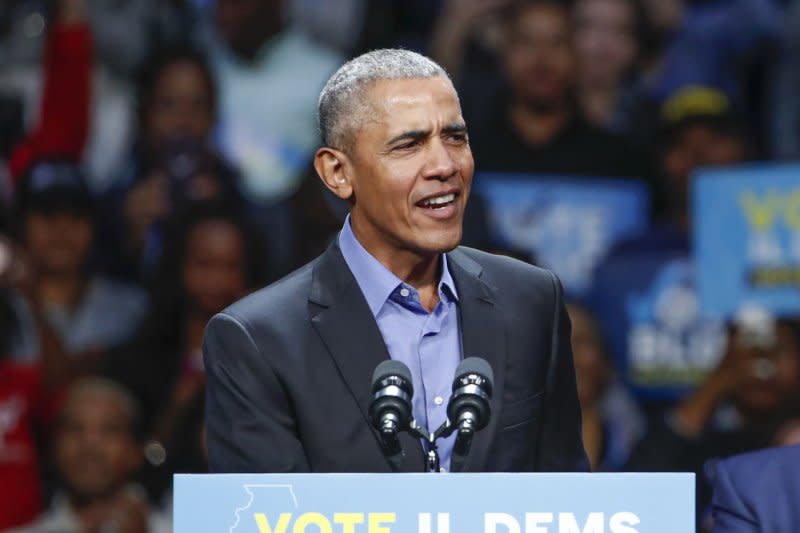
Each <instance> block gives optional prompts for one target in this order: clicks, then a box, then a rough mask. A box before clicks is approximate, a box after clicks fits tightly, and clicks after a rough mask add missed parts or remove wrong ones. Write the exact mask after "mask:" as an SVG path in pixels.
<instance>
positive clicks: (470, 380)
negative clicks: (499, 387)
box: [447, 357, 494, 472]
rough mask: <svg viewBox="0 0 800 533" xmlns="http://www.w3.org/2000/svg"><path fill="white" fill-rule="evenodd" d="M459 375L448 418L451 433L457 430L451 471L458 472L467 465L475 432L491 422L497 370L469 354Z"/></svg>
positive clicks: (450, 402) (454, 385) (451, 459)
mask: <svg viewBox="0 0 800 533" xmlns="http://www.w3.org/2000/svg"><path fill="white" fill-rule="evenodd" d="M455 375H456V377H455V380H453V394H452V396H450V401H449V402H448V404H447V418H448V420H449V422H450V423H451V427H450V429H449V431H448V434H449V433H452V432H453V431H456V440H455V443H453V452H452V455H451V458H450V463H451V464H450V470H451V471H453V472H458V471H460V470H461V468H462V467H463V465H464V460H465V459H466V457H467V454H468V453H469V450H470V447H471V446H472V438H473V437H474V436H475V432H476V431H480V430H481V429H483V428H485V427H486V425H487V424H488V423H489V417H490V415H491V407H490V406H489V401H490V400H491V398H492V389H493V387H494V373H493V372H492V367H491V366H489V363H488V362H486V360H485V359H481V358H480V357H467V358H466V359H464V360H463V361H461V363H459V365H458V367H457V368H456V374H455Z"/></svg>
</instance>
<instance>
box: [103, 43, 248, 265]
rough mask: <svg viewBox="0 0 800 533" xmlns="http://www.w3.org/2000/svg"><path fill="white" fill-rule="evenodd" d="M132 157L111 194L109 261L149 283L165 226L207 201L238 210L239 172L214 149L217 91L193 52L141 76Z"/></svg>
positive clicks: (157, 61)
mask: <svg viewBox="0 0 800 533" xmlns="http://www.w3.org/2000/svg"><path fill="white" fill-rule="evenodd" d="M138 100H139V133H138V136H137V138H138V140H137V143H136V146H135V147H134V150H133V156H132V158H131V161H130V163H129V165H128V168H127V169H126V172H125V174H126V175H125V176H124V177H122V178H121V179H120V180H119V181H118V183H117V185H116V186H115V188H114V189H113V190H111V191H110V192H109V193H107V194H106V198H105V200H106V201H105V209H104V211H103V213H102V214H103V216H104V218H105V219H106V220H107V221H114V223H112V224H111V225H110V226H107V227H106V228H104V230H105V231H104V234H103V238H102V241H103V243H104V248H105V249H104V256H105V257H104V259H105V260H106V261H107V262H110V263H111V264H110V265H109V266H108V268H109V269H110V270H111V271H112V272H114V273H115V274H117V275H120V276H123V277H128V278H132V279H136V280H142V279H147V278H148V277H149V275H150V274H152V269H153V267H154V265H155V263H156V262H157V261H158V257H159V255H160V253H161V247H162V244H163V243H162V241H163V222H164V220H165V219H166V218H167V217H168V216H169V215H170V214H171V213H176V212H180V211H181V210H182V209H184V208H185V207H186V206H187V205H189V204H191V203H194V202H198V201H205V200H209V199H219V200H221V201H227V202H230V203H233V204H235V203H238V202H239V201H240V195H239V191H238V187H237V179H238V177H237V176H236V174H235V172H234V171H233V170H232V169H231V168H230V167H229V166H228V165H227V164H226V163H225V162H224V161H223V160H222V159H221V158H220V157H219V156H217V155H216V154H215V153H214V152H213V151H212V150H211V148H210V146H209V145H210V140H211V139H210V137H211V132H212V129H213V127H214V123H215V120H216V109H217V89H216V84H215V81H214V76H213V74H212V73H211V70H210V68H209V67H208V65H207V63H206V61H205V59H204V58H203V56H202V55H200V54H199V53H197V52H195V51H193V50H191V49H175V50H168V51H161V52H160V53H158V54H157V55H156V56H154V57H153V60H152V62H151V63H149V64H148V65H147V68H146V69H145V70H144V71H143V74H142V78H141V80H140V90H139V98H138Z"/></svg>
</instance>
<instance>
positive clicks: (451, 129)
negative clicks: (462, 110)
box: [442, 122, 467, 133]
mask: <svg viewBox="0 0 800 533" xmlns="http://www.w3.org/2000/svg"><path fill="white" fill-rule="evenodd" d="M442 133H467V125H466V124H464V123H463V122H453V123H451V124H448V125H447V126H445V127H444V128H442Z"/></svg>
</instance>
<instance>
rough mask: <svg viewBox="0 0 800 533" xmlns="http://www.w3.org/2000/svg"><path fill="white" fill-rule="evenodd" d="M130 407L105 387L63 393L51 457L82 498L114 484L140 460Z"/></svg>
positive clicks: (97, 495)
mask: <svg viewBox="0 0 800 533" xmlns="http://www.w3.org/2000/svg"><path fill="white" fill-rule="evenodd" d="M132 423H133V421H132V420H131V413H130V412H129V411H128V410H127V409H126V407H125V405H124V403H123V402H122V401H121V400H120V399H119V398H118V397H117V396H116V395H115V394H112V393H110V392H108V391H103V390H91V389H83V390H79V391H77V392H73V393H72V394H70V396H69V397H68V399H67V403H66V405H65V407H64V411H63V413H62V419H61V424H60V426H59V430H58V433H57V436H56V448H55V450H56V463H57V465H58V468H59V471H60V472H61V476H62V477H63V479H64V482H65V483H66V485H67V487H68V488H69V490H70V491H71V492H72V494H73V495H74V496H75V497H77V498H79V499H81V500H84V501H92V500H94V499H97V498H103V497H107V496H109V495H112V494H113V493H114V492H116V491H117V490H119V489H120V488H121V487H122V486H124V485H125V484H126V483H127V482H128V481H129V478H130V476H131V475H132V474H133V473H134V472H135V471H136V469H137V468H138V467H139V465H140V464H141V454H140V452H139V447H138V446H137V443H136V440H135V438H134V436H133V431H132Z"/></svg>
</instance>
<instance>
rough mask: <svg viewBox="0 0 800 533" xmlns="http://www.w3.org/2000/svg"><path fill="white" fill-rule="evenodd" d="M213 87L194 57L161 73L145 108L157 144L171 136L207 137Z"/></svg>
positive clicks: (149, 126) (212, 106)
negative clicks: (192, 60)
mask: <svg viewBox="0 0 800 533" xmlns="http://www.w3.org/2000/svg"><path fill="white" fill-rule="evenodd" d="M213 97H214V96H213V94H212V89H211V87H210V86H209V82H208V79H207V78H206V76H205V74H204V73H203V70H202V69H201V68H200V66H199V65H197V64H195V63H193V62H191V61H177V62H175V63H172V64H171V65H169V66H167V67H166V68H165V69H164V70H163V71H162V72H161V74H160V75H159V77H158V79H157V80H156V82H155V86H154V87H153V91H152V101H151V103H150V108H149V109H148V110H147V111H146V117H145V120H146V122H147V124H146V129H147V132H148V136H149V138H150V139H151V141H152V142H153V143H154V144H156V145H158V143H160V142H163V141H164V140H168V139H175V138H191V139H196V140H204V139H205V138H206V137H207V136H208V134H209V132H210V131H211V128H212V126H213V125H214V102H213V101H212V100H213Z"/></svg>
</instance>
